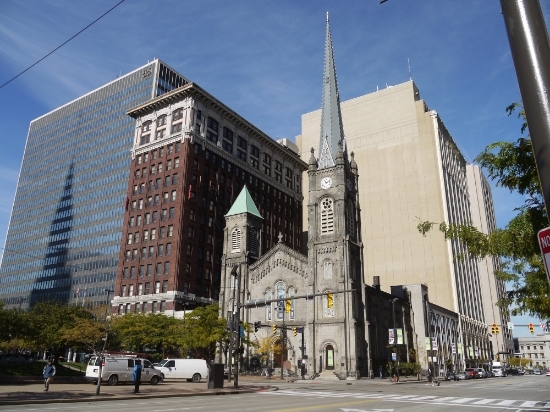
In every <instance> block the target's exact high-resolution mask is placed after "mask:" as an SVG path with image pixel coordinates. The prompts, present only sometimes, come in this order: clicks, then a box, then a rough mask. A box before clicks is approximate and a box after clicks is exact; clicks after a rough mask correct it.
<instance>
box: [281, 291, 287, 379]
mask: <svg viewBox="0 0 550 412" xmlns="http://www.w3.org/2000/svg"><path fill="white" fill-rule="evenodd" d="M281 309H282V310H281V312H283V327H282V328H281V342H282V344H281V345H282V348H281V380H283V379H284V369H285V368H284V364H285V310H286V308H285V305H284V302H283V306H282V308H281Z"/></svg>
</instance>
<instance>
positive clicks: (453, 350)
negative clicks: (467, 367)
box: [451, 343, 456, 355]
mask: <svg viewBox="0 0 550 412" xmlns="http://www.w3.org/2000/svg"><path fill="white" fill-rule="evenodd" d="M451 353H452V354H453V355H454V354H455V353H456V346H455V344H454V343H451Z"/></svg>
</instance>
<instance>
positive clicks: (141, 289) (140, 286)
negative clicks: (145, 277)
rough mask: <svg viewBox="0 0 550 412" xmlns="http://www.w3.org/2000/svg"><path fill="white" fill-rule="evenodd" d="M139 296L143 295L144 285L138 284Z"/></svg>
mask: <svg viewBox="0 0 550 412" xmlns="http://www.w3.org/2000/svg"><path fill="white" fill-rule="evenodd" d="M137 294H138V296H141V295H143V283H138V293H137Z"/></svg>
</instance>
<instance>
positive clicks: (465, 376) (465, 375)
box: [456, 371, 472, 381]
mask: <svg viewBox="0 0 550 412" xmlns="http://www.w3.org/2000/svg"><path fill="white" fill-rule="evenodd" d="M456 376H457V377H458V379H459V380H461V381H466V380H469V379H472V376H471V375H470V374H469V373H468V372H466V371H460V372H457V373H456Z"/></svg>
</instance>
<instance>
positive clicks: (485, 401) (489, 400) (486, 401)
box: [473, 399, 498, 405]
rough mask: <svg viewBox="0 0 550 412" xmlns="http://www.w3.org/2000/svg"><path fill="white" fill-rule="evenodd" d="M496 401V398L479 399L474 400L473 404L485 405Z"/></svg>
mask: <svg viewBox="0 0 550 412" xmlns="http://www.w3.org/2000/svg"><path fill="white" fill-rule="evenodd" d="M496 401H498V399H482V400H480V401H477V402H474V403H473V404H474V405H486V404H488V403H491V402H496Z"/></svg>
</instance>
